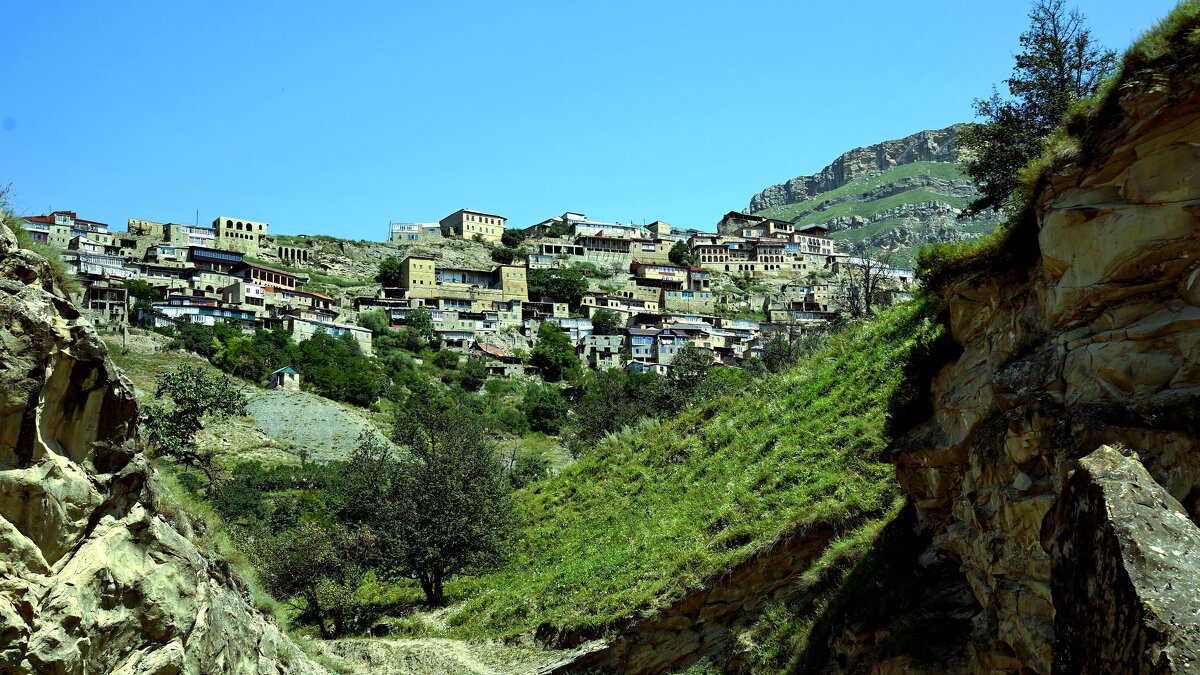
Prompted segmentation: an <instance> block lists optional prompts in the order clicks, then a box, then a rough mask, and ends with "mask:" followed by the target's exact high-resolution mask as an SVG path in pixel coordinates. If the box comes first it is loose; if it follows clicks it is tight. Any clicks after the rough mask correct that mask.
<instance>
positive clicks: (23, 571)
mask: <svg viewBox="0 0 1200 675" xmlns="http://www.w3.org/2000/svg"><path fill="white" fill-rule="evenodd" d="M65 298H66V295H65V294H64V293H63V291H62V289H61V288H59V287H58V286H57V285H56V283H55V282H54V281H53V275H52V274H51V273H50V269H49V267H48V264H47V262H46V261H45V260H43V259H42V258H40V257H39V256H38V255H36V254H34V253H31V252H29V251H24V250H20V249H19V248H18V246H17V242H16V239H15V238H14V237H13V236H12V234H11V233H10V231H9V230H8V228H7V227H4V226H0V396H2V397H3V407H2V409H0V553H2V554H3V555H2V556H0V672H3V673H34V672H37V673H62V674H67V673H129V674H133V673H156V674H163V675H165V674H168V673H218V672H220V673H315V672H324V671H323V670H322V669H320V668H319V667H317V666H315V665H314V664H312V663H311V662H310V661H308V659H307V658H306V657H305V656H304V655H303V654H302V653H300V651H299V649H297V648H296V646H295V645H294V644H293V643H292V642H291V641H289V640H288V638H287V637H286V636H285V635H283V634H282V633H281V632H280V631H279V630H278V629H277V628H276V627H275V626H274V625H272V624H271V623H270V622H268V621H267V620H266V619H265V618H264V617H263V616H262V615H261V614H260V613H258V612H257V611H255V610H254V609H253V608H251V606H250V605H249V604H248V602H247V595H248V592H247V590H246V588H245V587H244V586H243V585H241V584H240V583H239V582H238V581H237V580H236V579H235V578H234V577H233V575H232V574H231V573H230V571H229V569H228V568H227V567H226V566H225V565H223V564H222V563H220V562H218V561H215V560H212V559H210V558H208V557H206V555H205V554H204V552H203V551H201V550H199V549H198V548H197V547H196V545H194V544H193V543H192V542H191V541H190V540H189V539H187V538H185V537H184V536H182V535H181V534H180V533H179V532H178V531H176V530H175V529H174V528H173V527H172V526H171V525H170V524H168V522H167V521H166V520H164V518H163V517H162V516H161V515H160V514H159V513H158V509H157V508H156V504H155V501H154V498H153V494H152V491H151V490H150V489H149V487H148V475H149V469H148V466H147V462H146V459H145V457H144V456H143V455H142V454H141V452H140V447H139V439H138V431H137V417H138V408H137V403H136V401H135V399H134V396H133V393H132V388H131V387H130V385H129V384H128V381H127V380H125V378H124V376H122V375H121V374H120V373H119V372H118V371H117V370H115V368H114V367H113V365H112V364H111V362H110V361H108V359H107V358H106V353H107V352H106V348H105V346H104V343H103V342H101V341H100V339H99V338H98V337H97V336H96V334H95V333H94V332H93V330H92V328H91V326H90V324H88V322H87V321H86V320H84V319H83V318H81V317H80V315H79V313H78V312H77V311H76V310H75V308H74V307H73V306H72V305H71V304H70V303H69V302H68V301H67V300H66V299H65Z"/></svg>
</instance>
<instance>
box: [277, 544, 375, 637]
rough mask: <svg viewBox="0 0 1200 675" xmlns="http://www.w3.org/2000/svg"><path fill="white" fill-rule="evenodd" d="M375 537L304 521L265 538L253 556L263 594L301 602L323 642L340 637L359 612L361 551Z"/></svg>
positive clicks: (370, 545) (361, 569)
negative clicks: (263, 586)
mask: <svg viewBox="0 0 1200 675" xmlns="http://www.w3.org/2000/svg"><path fill="white" fill-rule="evenodd" d="M373 538H374V533H373V532H371V531H370V530H366V529H361V528H360V529H357V530H350V529H349V528H346V527H342V526H340V525H336V524H334V525H324V524H321V523H319V522H314V521H309V522H305V523H302V524H300V525H299V526H298V527H296V528H294V529H289V530H286V531H284V532H282V533H280V534H278V535H276V536H275V537H272V538H269V539H267V540H266V541H265V542H264V544H263V545H262V546H261V550H260V551H259V552H258V555H257V559H258V561H259V569H260V570H261V571H262V578H263V582H264V583H265V585H266V587H267V590H269V591H270V592H271V594H272V595H275V596H277V597H280V598H284V599H288V600H291V599H301V600H303V601H304V605H303V609H304V612H305V614H307V615H308V616H309V617H310V618H311V619H313V621H315V622H316V624H317V628H318V629H319V630H320V631H321V637H323V638H325V639H327V640H328V639H332V638H336V637H338V636H340V635H344V634H345V633H346V632H347V630H348V629H349V627H350V624H351V623H352V622H353V620H354V618H355V615H356V614H357V612H358V610H359V603H358V602H357V601H356V598H355V594H354V590H355V589H356V588H357V587H358V585H359V583H360V582H361V580H362V576H363V572H364V568H363V566H361V565H359V564H357V560H358V559H359V558H361V557H362V556H361V551H362V550H363V549H366V548H374V543H375V542H374V540H373Z"/></svg>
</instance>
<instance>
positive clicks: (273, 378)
mask: <svg viewBox="0 0 1200 675" xmlns="http://www.w3.org/2000/svg"><path fill="white" fill-rule="evenodd" d="M267 388H269V389H295V390H297V391H298V390H299V389H300V373H297V372H296V371H295V370H294V369H293V368H292V367H291V366H284V367H283V368H280V369H279V370H277V371H275V372H273V373H271V375H270V379H269V380H268V382H267Z"/></svg>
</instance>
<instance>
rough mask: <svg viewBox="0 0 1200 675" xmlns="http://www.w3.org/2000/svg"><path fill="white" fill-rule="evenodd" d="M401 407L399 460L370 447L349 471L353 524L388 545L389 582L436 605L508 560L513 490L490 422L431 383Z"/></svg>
mask: <svg viewBox="0 0 1200 675" xmlns="http://www.w3.org/2000/svg"><path fill="white" fill-rule="evenodd" d="M410 386H411V388H412V389H411V391H410V392H409V394H408V395H407V396H406V397H405V398H404V399H403V400H401V401H399V402H398V405H397V407H396V409H397V415H396V420H395V427H394V436H393V437H394V440H395V441H396V443H397V444H399V445H402V446H404V447H405V448H406V449H407V453H406V454H405V455H402V456H400V457H395V456H393V454H392V453H391V452H390V451H388V450H387V449H386V448H384V447H382V446H381V445H380V444H378V443H373V442H370V441H366V442H364V443H362V444H361V445H362V447H361V448H360V451H359V452H357V453H356V454H355V456H354V457H353V458H352V459H351V461H350V462H348V463H347V465H346V471H347V472H350V474H351V475H350V476H349V477H350V480H348V481H346V482H344V483H343V485H346V486H348V487H344V488H343V490H344V491H345V492H344V495H345V496H343V499H342V501H343V503H344V504H347V505H348V507H347V510H346V511H345V512H344V513H343V516H344V517H345V518H346V519H347V520H349V521H351V522H353V521H358V522H362V523H364V524H366V525H368V527H370V528H371V530H372V531H373V532H375V534H376V535H377V537H378V541H379V547H378V563H377V567H378V569H379V570H380V571H381V572H382V574H383V576H384V577H385V578H410V579H416V580H417V581H418V582H419V583H420V585H421V589H422V590H423V591H424V592H425V598H426V600H427V601H428V602H429V603H430V604H433V605H440V604H442V603H443V602H445V592H444V583H445V581H446V579H448V578H450V577H452V576H454V575H457V574H465V573H472V572H478V571H482V570H485V569H487V568H489V567H491V566H493V565H495V564H497V563H498V562H499V561H500V560H501V559H502V556H503V551H504V543H505V541H506V538H507V535H508V532H509V530H510V528H511V525H512V522H513V517H512V507H511V504H510V502H509V499H508V483H507V481H506V479H505V477H504V475H503V467H502V465H501V463H500V461H499V458H498V456H497V453H496V446H495V443H494V442H493V441H491V440H490V439H489V437H488V435H487V433H486V430H485V429H484V427H483V425H482V423H481V420H480V417H479V416H478V415H475V414H472V413H471V412H470V411H468V410H464V409H463V408H462V407H460V406H458V405H455V404H454V402H453V401H451V400H450V399H449V398H448V397H446V396H445V395H444V394H442V393H440V392H439V391H438V390H437V389H436V388H435V387H434V386H433V385H432V384H430V383H429V382H428V380H413V382H412V383H411V385H410Z"/></svg>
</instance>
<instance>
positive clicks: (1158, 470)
mask: <svg viewBox="0 0 1200 675" xmlns="http://www.w3.org/2000/svg"><path fill="white" fill-rule="evenodd" d="M1119 86H1120V88H1119V89H1118V90H1117V91H1119V92H1120V96H1119V98H1118V99H1117V100H1116V102H1115V103H1114V104H1112V105H1110V106H1108V107H1107V108H1106V109H1104V110H1103V111H1102V112H1101V113H1100V118H1099V119H1100V120H1102V122H1098V123H1097V125H1096V126H1094V127H1093V129H1095V130H1093V131H1091V132H1089V133H1088V134H1087V135H1085V137H1084V139H1083V142H1084V152H1085V153H1086V154H1085V155H1084V157H1085V159H1078V160H1076V165H1075V166H1073V167H1071V168H1069V169H1063V170H1060V171H1058V172H1057V175H1049V176H1048V177H1046V178H1044V179H1043V181H1042V184H1041V186H1040V187H1039V189H1038V191H1037V193H1036V195H1035V205H1036V220H1037V235H1036V236H1037V240H1036V242H1033V241H1028V240H1025V241H1021V240H1020V239H1019V238H1017V239H1016V240H1015V241H1013V242H1012V245H1013V246H1025V247H1028V248H1029V249H1030V250H1032V249H1033V248H1035V247H1036V249H1037V253H1036V256H1034V255H1031V256H1029V257H1030V259H1031V260H1033V262H1031V263H1030V264H1029V265H1027V266H1024V265H1023V266H1022V267H1023V268H1022V269H1008V270H1006V271H1005V270H1000V271H997V270H994V269H993V270H990V271H988V272H981V273H978V274H976V275H974V276H969V277H967V278H960V279H958V280H957V281H953V282H948V283H947V284H946V286H945V287H944V288H941V289H940V290H939V292H940V293H941V294H942V295H943V297H944V298H945V300H946V301H947V303H948V307H949V325H950V328H951V331H952V334H953V337H954V339H955V341H957V343H958V344H959V345H961V347H962V350H963V351H962V353H961V355H960V356H957V358H956V359H955V360H954V362H953V363H950V364H949V365H946V366H945V367H943V368H942V369H941V370H940V371H939V372H938V374H937V375H936V376H935V377H934V379H933V382H932V384H931V390H932V402H933V411H934V412H933V414H932V416H931V417H930V418H929V419H927V420H925V421H923V422H921V423H920V424H918V425H917V426H915V427H914V428H912V429H911V430H910V431H909V432H908V433H907V434H905V435H904V436H903V437H902V439H901V440H900V441H898V442H897V444H896V445H895V447H894V448H893V449H892V451H891V452H890V454H889V458H890V460H891V461H893V462H894V463H895V464H897V467H898V477H899V479H900V481H901V484H902V486H903V488H904V489H905V491H906V492H907V493H908V494H909V495H910V496H911V498H912V499H913V501H914V503H915V505H916V506H917V508H918V512H919V516H920V519H921V521H922V523H923V524H924V527H926V528H928V529H929V530H930V531H931V532H932V533H933V535H934V547H935V549H936V551H937V552H938V553H939V554H941V555H943V556H945V557H946V558H948V559H949V560H951V561H957V562H958V564H959V565H960V566H961V569H962V571H963V573H964V574H965V576H966V578H967V580H968V581H969V582H970V585H971V589H972V593H973V595H974V596H975V599H976V600H977V602H978V603H979V606H980V607H981V608H982V611H981V612H980V613H979V615H978V616H976V617H975V626H974V631H973V638H972V643H971V645H970V647H971V654H972V657H971V658H972V662H973V666H972V667H973V669H974V670H975V671H976V672H999V673H1003V672H1011V673H1017V672H1022V673H1027V672H1035V673H1051V672H1056V671H1057V672H1078V671H1079V670H1080V669H1083V670H1084V671H1085V672H1101V671H1107V672H1181V673H1182V672H1197V671H1198V670H1200V662H1197V661H1196V658H1197V651H1196V644H1197V643H1196V641H1197V639H1198V638H1200V607H1197V602H1196V597H1197V594H1198V591H1197V583H1196V575H1197V573H1198V570H1200V550H1198V548H1197V547H1198V546H1200V537H1198V535H1197V531H1196V527H1195V525H1194V523H1193V521H1194V520H1195V519H1196V518H1197V516H1198V515H1200V412H1198V411H1200V145H1198V140H1200V68H1197V67H1196V64H1194V63H1192V64H1190V65H1187V66H1186V67H1184V66H1180V65H1179V64H1172V65H1171V66H1170V67H1169V68H1157V69H1156V71H1155V72H1145V73H1132V74H1127V75H1126V76H1125V78H1124V80H1123V82H1122V83H1121V84H1120V85H1119ZM1104 446H1113V447H1120V448H1122V452H1116V451H1113V450H1112V449H1111V448H1105V447H1104ZM1122 453H1124V454H1122ZM1141 465H1144V467H1145V470H1144V471H1143V470H1142V469H1141ZM1176 500H1177V501H1176ZM1180 504H1182V506H1181V505H1180ZM1096 668H1099V670H1088V669H1096Z"/></svg>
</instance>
